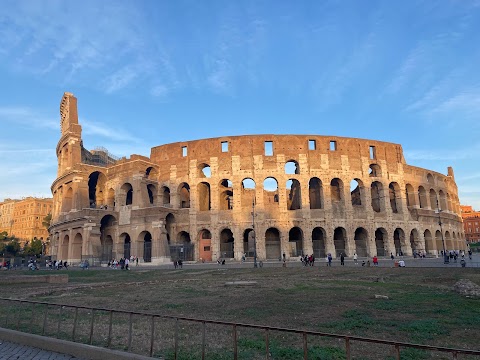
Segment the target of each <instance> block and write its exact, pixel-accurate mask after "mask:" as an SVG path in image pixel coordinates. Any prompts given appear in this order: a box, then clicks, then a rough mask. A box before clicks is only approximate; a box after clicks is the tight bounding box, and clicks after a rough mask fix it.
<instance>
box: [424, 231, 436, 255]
mask: <svg viewBox="0 0 480 360" xmlns="http://www.w3.org/2000/svg"><path fill="white" fill-rule="evenodd" d="M423 238H424V239H425V252H426V253H427V254H431V253H433V252H434V250H435V246H434V244H433V238H432V233H431V232H430V230H428V229H427V230H425V232H424V233H423Z"/></svg>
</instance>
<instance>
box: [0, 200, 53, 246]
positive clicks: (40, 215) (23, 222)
mask: <svg viewBox="0 0 480 360" xmlns="http://www.w3.org/2000/svg"><path fill="white" fill-rule="evenodd" d="M52 205H53V199H52V198H34V197H27V198H24V199H21V200H12V199H6V200H5V201H3V202H2V203H0V211H1V215H2V216H1V218H0V219H1V222H0V224H1V228H0V231H6V232H8V235H13V236H15V237H16V238H18V239H20V242H21V244H22V245H23V244H25V242H27V241H30V240H32V239H34V238H37V239H39V240H42V241H43V240H47V238H48V230H47V228H46V227H45V226H44V225H43V221H44V219H45V217H46V216H47V215H48V214H51V213H52Z"/></svg>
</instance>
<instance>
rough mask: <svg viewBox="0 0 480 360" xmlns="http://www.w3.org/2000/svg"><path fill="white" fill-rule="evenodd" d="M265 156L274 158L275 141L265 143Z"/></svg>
mask: <svg viewBox="0 0 480 360" xmlns="http://www.w3.org/2000/svg"><path fill="white" fill-rule="evenodd" d="M265 156H273V141H265Z"/></svg>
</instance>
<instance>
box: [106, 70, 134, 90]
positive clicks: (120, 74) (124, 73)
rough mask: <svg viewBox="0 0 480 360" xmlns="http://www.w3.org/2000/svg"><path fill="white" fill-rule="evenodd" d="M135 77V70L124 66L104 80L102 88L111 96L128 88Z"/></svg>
mask: <svg viewBox="0 0 480 360" xmlns="http://www.w3.org/2000/svg"><path fill="white" fill-rule="evenodd" d="M137 77H138V71H137V70H136V69H134V68H133V67H132V66H125V67H123V68H121V69H120V70H117V71H115V72H114V73H113V74H112V75H110V76H108V77H107V78H106V79H104V81H103V88H104V89H105V92H106V93H107V94H111V93H113V92H115V91H118V90H121V89H123V88H124V87H126V86H128V85H129V84H130V83H131V82H132V81H133V80H134V79H135V78H137Z"/></svg>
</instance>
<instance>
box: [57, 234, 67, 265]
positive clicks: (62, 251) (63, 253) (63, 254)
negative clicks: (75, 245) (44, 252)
mask: <svg viewBox="0 0 480 360" xmlns="http://www.w3.org/2000/svg"><path fill="white" fill-rule="evenodd" d="M69 242H70V238H69V236H68V235H65V236H64V238H63V241H62V243H61V245H60V247H59V251H58V255H57V259H58V260H60V259H68V244H69Z"/></svg>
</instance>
